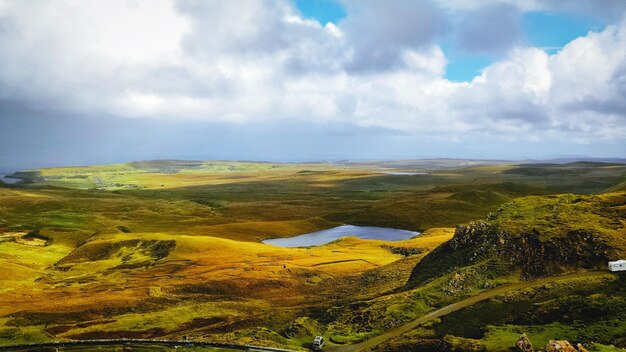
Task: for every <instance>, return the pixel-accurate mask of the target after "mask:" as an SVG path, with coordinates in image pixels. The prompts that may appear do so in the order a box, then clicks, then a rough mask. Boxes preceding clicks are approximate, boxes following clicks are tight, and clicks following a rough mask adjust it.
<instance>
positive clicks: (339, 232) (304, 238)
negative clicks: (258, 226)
mask: <svg viewBox="0 0 626 352" xmlns="http://www.w3.org/2000/svg"><path fill="white" fill-rule="evenodd" d="M417 235H419V232H415V231H408V230H400V229H393V228H390V227H375V226H354V225H342V226H337V227H333V228H331V229H326V230H322V231H316V232H311V233H305V234H303V235H299V236H295V237H287V238H271V239H268V240H265V241H263V243H265V244H271V245H274V246H280V247H310V246H319V245H322V244H326V243H328V242H332V241H334V240H337V239H339V238H342V237H346V236H354V237H359V238H362V239H366V240H383V241H401V240H406V239H409V238H411V237H413V236H417Z"/></svg>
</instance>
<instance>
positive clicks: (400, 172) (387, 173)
mask: <svg viewBox="0 0 626 352" xmlns="http://www.w3.org/2000/svg"><path fill="white" fill-rule="evenodd" d="M382 173H383V174H386V175H398V176H413V175H428V172H407V171H383V172H382Z"/></svg>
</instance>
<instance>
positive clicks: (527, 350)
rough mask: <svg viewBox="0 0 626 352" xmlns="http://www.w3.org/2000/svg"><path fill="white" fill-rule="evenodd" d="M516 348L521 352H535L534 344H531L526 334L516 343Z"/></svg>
mask: <svg viewBox="0 0 626 352" xmlns="http://www.w3.org/2000/svg"><path fill="white" fill-rule="evenodd" d="M515 347H517V350H518V351H519V352H535V349H534V348H533V344H532V343H531V342H530V339H529V338H528V336H526V334H522V336H520V337H519V339H517V341H515Z"/></svg>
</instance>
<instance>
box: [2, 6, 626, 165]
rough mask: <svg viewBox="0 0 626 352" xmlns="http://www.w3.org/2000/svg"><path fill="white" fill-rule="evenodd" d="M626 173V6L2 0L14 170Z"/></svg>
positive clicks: (6, 149)
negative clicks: (515, 166)
mask: <svg viewBox="0 0 626 352" xmlns="http://www.w3.org/2000/svg"><path fill="white" fill-rule="evenodd" d="M564 156H577V157H578V156H588V157H626V1H622V0H551V1H542V0H480V1H471V2H469V1H464V0H386V1H378V0H238V1H225V0H224V1H210V0H207V1H205V0H107V1H104V0H102V1H101V0H93V1H82V0H57V1H54V2H51V1H45V0H0V169H18V168H27V167H42V166H55V165H87V164H104V163H114V162H123V161H131V160H146V159H170V158H175V159H236V160H271V161H322V160H348V159H350V160H364V159H367V160H371V159H417V158H440V157H448V158H468V159H510V160H513V159H516V160H519V159H549V158H554V157H564Z"/></svg>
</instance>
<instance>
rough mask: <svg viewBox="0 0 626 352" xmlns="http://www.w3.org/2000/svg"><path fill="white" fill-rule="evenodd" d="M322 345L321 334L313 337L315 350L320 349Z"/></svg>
mask: <svg viewBox="0 0 626 352" xmlns="http://www.w3.org/2000/svg"><path fill="white" fill-rule="evenodd" d="M323 347H324V338H323V337H321V336H315V339H314V340H313V349H314V350H315V351H321V350H322V348H323Z"/></svg>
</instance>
